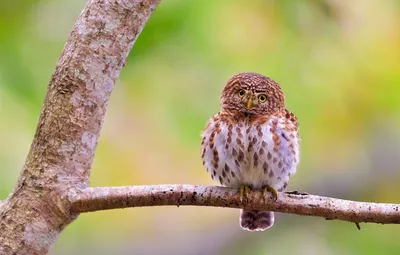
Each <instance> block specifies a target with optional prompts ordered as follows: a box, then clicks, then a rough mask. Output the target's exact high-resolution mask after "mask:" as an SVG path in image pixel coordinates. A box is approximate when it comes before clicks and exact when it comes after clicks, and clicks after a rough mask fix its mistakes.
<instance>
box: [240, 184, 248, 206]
mask: <svg viewBox="0 0 400 255" xmlns="http://www.w3.org/2000/svg"><path fill="white" fill-rule="evenodd" d="M249 193H250V187H249V186H248V185H246V184H242V185H240V190H239V196H240V201H241V202H243V200H244V198H246V199H247V196H248V195H249Z"/></svg>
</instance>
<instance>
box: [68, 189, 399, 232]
mask: <svg viewBox="0 0 400 255" xmlns="http://www.w3.org/2000/svg"><path fill="white" fill-rule="evenodd" d="M70 200H71V202H72V207H71V210H72V212H73V213H80V212H81V213H82V212H94V211H100V210H108V209H117V208H126V207H142V206H161V205H175V206H182V205H192V206H214V207H229V208H246V209H257V210H268V211H275V212H282V213H291V214H297V215H307V216H319V217H323V218H325V219H330V220H333V219H337V220H343V221H349V222H354V223H356V224H358V223H360V222H374V223H381V224H399V223H400V212H399V208H400V204H383V203H369V202H357V201H349V200H343V199H336V198H330V197H321V196H316V195H310V194H306V193H299V192H286V193H282V194H279V198H278V199H277V201H275V202H274V201H272V199H271V198H266V199H264V198H262V195H261V192H251V194H250V195H249V196H248V198H247V201H243V202H241V201H240V199H239V195H238V190H237V189H232V188H225V187H216V186H198V185H179V184H178V185H154V186H127V187H98V188H87V189H85V190H83V191H82V192H80V193H78V194H77V193H74V194H70Z"/></svg>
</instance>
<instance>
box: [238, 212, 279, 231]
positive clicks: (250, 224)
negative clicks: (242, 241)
mask: <svg viewBox="0 0 400 255" xmlns="http://www.w3.org/2000/svg"><path fill="white" fill-rule="evenodd" d="M272 225H274V212H268V211H257V210H252V211H248V210H240V226H241V227H242V228H243V229H245V230H248V231H264V230H266V229H268V228H270V227H272Z"/></svg>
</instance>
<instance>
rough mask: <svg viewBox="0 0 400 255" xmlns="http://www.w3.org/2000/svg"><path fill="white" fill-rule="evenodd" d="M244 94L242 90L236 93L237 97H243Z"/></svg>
mask: <svg viewBox="0 0 400 255" xmlns="http://www.w3.org/2000/svg"><path fill="white" fill-rule="evenodd" d="M244 94H246V92H245V91H244V90H243V89H241V90H239V92H238V95H239V97H244Z"/></svg>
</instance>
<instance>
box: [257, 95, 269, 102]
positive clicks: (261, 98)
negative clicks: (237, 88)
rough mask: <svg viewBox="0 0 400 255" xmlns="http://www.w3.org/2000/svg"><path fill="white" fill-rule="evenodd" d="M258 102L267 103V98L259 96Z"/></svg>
mask: <svg viewBox="0 0 400 255" xmlns="http://www.w3.org/2000/svg"><path fill="white" fill-rule="evenodd" d="M258 101H260V102H261V103H264V102H265V101H267V96H266V95H259V96H258Z"/></svg>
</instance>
